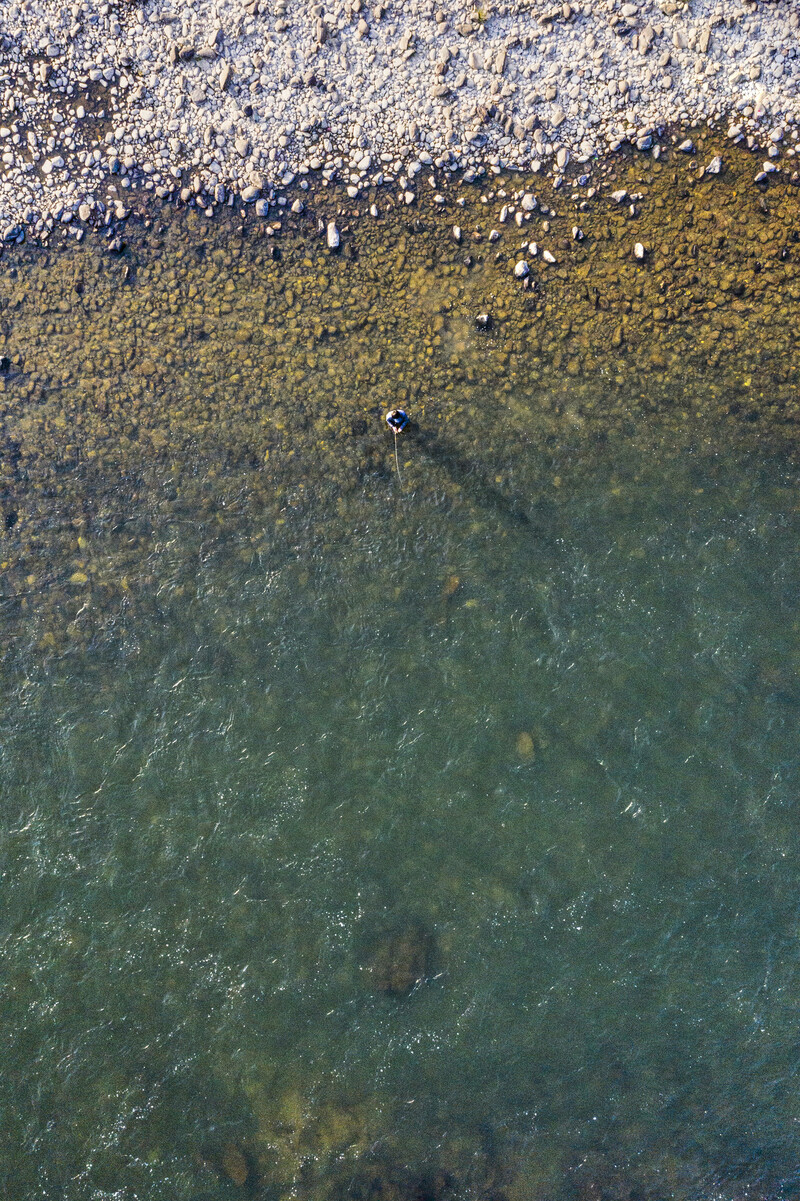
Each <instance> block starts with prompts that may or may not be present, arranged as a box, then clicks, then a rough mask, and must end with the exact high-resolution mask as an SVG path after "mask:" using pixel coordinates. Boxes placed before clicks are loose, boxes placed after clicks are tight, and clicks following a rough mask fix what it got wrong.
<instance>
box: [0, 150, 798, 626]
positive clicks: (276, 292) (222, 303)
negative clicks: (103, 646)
mask: <svg viewBox="0 0 800 1201" xmlns="http://www.w3.org/2000/svg"><path fill="white" fill-rule="evenodd" d="M692 136H693V137H694V139H695V142H696V144H697V146H698V155H697V158H694V157H691V156H687V155H686V154H681V153H678V152H677V151H672V152H669V153H668V154H667V155H665V156H664V157H662V159H660V160H658V161H656V160H654V159H652V158H651V157H650V156H645V155H640V154H637V153H636V152H633V153H632V154H630V155H619V156H616V157H614V158H612V159H610V160H609V161H608V162H607V163H606V164H605V165H604V166H602V167H599V168H598V169H596V171H595V173H594V176H593V179H592V181H591V182H592V183H593V184H594V185H595V187H597V185H598V181H599V184H600V186H599V187H597V192H596V193H593V192H592V191H591V190H590V188H588V187H587V186H586V185H584V186H579V185H578V183H577V182H576V181H575V180H573V179H568V180H567V181H566V183H565V185H564V186H563V187H562V188H561V189H560V190H558V191H556V192H553V191H552V190H551V189H550V185H549V183H548V182H547V181H543V180H542V179H541V178H539V177H532V178H531V179H528V180H521V179H520V178H519V177H515V176H508V175H500V176H498V177H496V178H494V179H492V180H491V181H486V180H484V181H482V183H478V184H464V183H462V182H460V181H459V180H458V178H457V177H456V178H454V179H453V180H451V181H450V183H449V184H447V185H444V184H443V183H441V181H437V187H436V188H434V187H425V188H421V189H420V190H419V195H420V200H419V202H418V203H417V204H415V205H414V206H413V207H406V206H405V205H404V204H403V203H402V202H397V203H395V202H394V201H393V198H392V197H391V196H390V195H389V194H388V193H385V192H381V193H376V194H374V195H371V196H369V197H365V198H364V199H363V201H358V202H354V201H352V200H348V198H347V197H346V196H345V195H344V193H343V192H335V191H334V190H333V189H331V190H321V191H320V194H319V195H318V196H317V200H318V205H317V206H316V207H315V204H314V202H313V196H314V193H313V192H312V193H311V194H310V195H311V196H312V202H311V203H308V205H307V211H306V212H305V213H303V214H302V215H299V216H293V215H291V214H289V213H287V214H286V216H285V217H284V218H283V223H282V229H281V230H280V232H279V233H278V232H273V231H272V225H271V223H268V222H264V221H261V220H259V219H257V218H255V219H254V218H252V217H251V216H249V215H248V217H247V219H245V220H244V221H243V220H242V218H241V217H240V216H238V215H236V214H229V215H228V216H226V217H224V218H222V219H219V220H215V221H213V222H212V221H209V220H208V219H207V218H206V217H204V216H202V215H201V214H200V213H199V212H198V211H196V210H189V211H181V212H175V211H174V210H172V209H170V208H168V207H166V206H165V207H164V208H163V209H156V208H153V207H152V202H150V201H147V200H145V199H142V208H141V211H140V213H139V215H138V216H136V215H134V216H133V217H132V218H131V219H130V220H129V221H128V222H127V223H126V224H125V225H124V226H122V227H121V228H120V229H119V231H114V230H112V231H111V233H112V235H115V236H112V237H109V238H107V239H106V238H104V237H102V236H101V234H100V233H97V234H96V235H92V236H90V238H89V239H88V240H86V241H85V242H84V243H83V244H81V245H76V244H74V242H73V241H72V240H69V241H67V242H66V244H65V245H64V246H63V247H62V246H51V247H49V248H46V249H43V248H36V247H32V246H23V247H17V248H14V249H13V250H12V251H7V252H6V253H5V254H4V255H3V257H2V259H1V260H0V279H1V280H2V284H1V286H0V298H1V299H0V304H2V314H1V318H2V320H1V322H0V331H1V332H2V344H1V345H0V354H1V355H2V360H1V361H2V365H3V367H4V370H3V371H2V372H0V406H2V409H1V412H2V459H1V460H0V472H1V473H2V503H3V513H2V516H3V519H4V531H5V532H4V549H3V555H2V593H3V595H4V596H5V597H6V598H7V600H8V602H9V603H8V606H7V618H8V622H7V630H8V628H10V627H9V623H11V618H12V614H13V612H14V610H15V609H16V611H17V613H18V615H19V616H20V617H21V618H22V619H23V620H27V619H28V618H29V616H30V613H31V611H33V610H36V611H44V610H50V611H51V612H58V613H59V614H60V615H61V616H62V617H63V615H64V614H66V613H70V612H72V613H74V612H76V611H78V610H83V611H84V612H86V611H87V602H88V611H89V612H91V611H92V610H94V609H96V608H98V609H102V607H103V604H104V603H105V601H107V600H109V599H111V598H117V599H118V598H120V597H126V598H128V599H130V598H131V596H132V595H133V594H135V591H136V580H137V579H138V578H140V577H143V576H146V566H143V563H144V559H146V555H147V550H148V546H149V542H150V538H151V533H152V530H151V527H150V525H149V524H148V523H145V526H143V527H142V528H141V529H140V528H139V527H138V526H137V524H136V521H135V520H134V518H135V516H136V515H137V514H142V513H144V512H145V511H147V512H148V513H149V512H150V510H151V508H152V506H155V510H154V511H156V510H157V512H159V513H161V514H162V516H165V515H168V514H169V513H170V512H176V513H187V512H190V513H191V514H193V516H194V517H196V516H197V515H200V516H202V515H203V514H205V515H206V516H208V517H209V519H210V521H211V523H212V525H213V526H215V527H216V528H218V527H219V526H220V525H224V524H225V522H227V521H229V520H231V519H232V514H233V512H234V511H235V510H237V507H238V508H239V509H240V508H241V506H242V505H248V506H250V507H251V508H252V507H253V506H255V507H256V508H258V507H259V506H260V507H261V508H263V509H264V510H266V511H269V512H270V513H271V514H272V515H273V517H274V520H275V522H280V520H281V518H280V513H281V510H282V507H283V506H285V505H286V504H287V503H288V502H289V500H290V499H291V497H295V498H296V497H297V496H298V495H299V494H300V493H301V492H302V491H303V490H304V489H308V488H309V487H315V488H317V489H326V490H328V491H330V492H331V493H332V494H335V495H337V496H339V497H343V496H346V495H347V494H349V493H351V492H352V491H353V490H354V489H359V488H361V487H362V486H363V483H364V481H365V480H368V479H370V478H371V477H373V476H375V475H376V474H377V476H378V477H380V479H381V481H382V484H381V486H387V487H388V486H389V485H390V482H391V481H390V473H391V469H392V467H393V461H392V453H393V445H392V442H391V438H390V437H388V436H387V435H386V431H385V430H384V429H383V426H382V414H383V412H384V411H385V410H386V408H387V407H390V406H391V405H401V406H403V407H405V408H407V409H409V410H410V411H411V414H412V417H413V418H414V420H415V421H416V422H417V425H418V427H419V429H421V430H423V431H425V432H426V434H427V435H428V436H431V437H433V438H436V439H444V440H445V442H446V445H447V447H448V448H449V451H448V453H449V455H450V464H451V465H452V463H457V464H464V463H475V462H477V463H479V464H480V463H484V464H487V465H488V466H487V470H488V471H489V474H490V475H491V471H492V466H491V465H492V463H493V462H495V461H497V460H498V459H502V460H504V461H508V459H509V456H511V457H512V458H513V455H514V454H515V453H519V448H520V447H522V446H525V447H528V448H533V449H536V448H540V449H541V450H542V451H543V452H545V453H547V454H549V455H552V454H554V453H556V452H557V448H558V447H562V446H563V445H565V443H566V442H569V443H570V444H571V445H575V444H576V443H577V444H583V445H591V444H592V443H593V442H595V441H596V440H597V438H602V439H606V438H609V437H612V438H613V437H614V436H615V435H619V436H629V435H630V433H631V432H632V431H633V430H634V429H641V428H642V425H643V423H644V422H646V421H648V420H652V418H653V415H654V414H658V418H659V422H660V428H661V434H660V435H659V437H662V438H663V439H664V441H665V444H667V445H668V444H669V441H670V437H671V434H670V431H671V430H672V431H674V430H677V429H681V428H685V427H686V424H687V422H691V421H693V420H697V419H702V421H704V422H705V423H710V424H711V425H712V426H714V427H716V428H718V429H721V428H724V429H726V430H728V431H729V433H730V436H733V433H734V431H738V432H739V433H741V432H742V431H744V436H746V437H748V436H753V435H754V434H755V435H756V436H757V437H758V438H759V439H760V440H762V441H763V439H764V438H766V437H769V438H771V439H774V440H776V441H777V442H781V443H784V444H786V443H788V444H790V445H791V446H792V447H793V446H794V444H795V439H796V436H797V430H798V418H800V398H799V397H798V389H797V385H798V374H799V373H798V365H797V360H796V357H795V355H796V350H797V344H798V332H797V331H798V316H799V315H800V221H799V220H798V192H797V188H796V187H795V186H794V185H793V184H792V183H791V182H789V181H788V180H787V178H786V177H785V176H784V175H781V176H779V177H772V178H770V179H769V181H767V182H765V183H764V184H762V185H761V186H756V185H754V184H753V162H754V160H753V158H752V156H751V155H750V154H749V153H748V152H747V151H745V150H743V149H741V148H736V147H733V148H730V147H729V148H727V149H726V150H725V159H724V169H723V172H722V174H721V175H719V176H713V175H709V174H707V173H706V174H704V173H703V172H702V171H701V170H699V167H698V164H699V163H700V162H705V161H706V159H707V157H709V156H710V155H711V154H712V153H713V152H714V151H715V150H716V143H715V140H714V137H713V135H711V134H709V133H706V132H701V133H700V134H699V135H698V134H697V133H696V132H695V133H693V135H692ZM523 186H525V187H529V188H530V189H532V190H533V191H535V193H536V195H537V198H538V201H539V208H538V210H537V211H536V212H535V213H534V214H533V217H532V219H531V220H530V221H528V222H527V223H526V224H525V225H523V226H522V227H521V228H518V227H517V226H515V225H514V224H513V221H512V222H509V223H506V224H503V225H497V212H498V209H499V207H500V206H501V205H502V203H503V200H502V193H503V192H504V191H505V192H507V193H508V194H510V193H511V192H512V191H513V190H518V189H519V188H520V187H523ZM437 191H438V192H440V193H441V192H443V193H444V201H445V202H444V204H443V205H442V204H437V203H435V202H434V195H435V194H436V192H437ZM615 191H616V192H617V193H619V192H620V191H624V192H626V193H627V195H626V196H625V198H624V200H621V201H618V200H615V199H613V198H612V193H613V192H615ZM306 199H307V201H308V197H307V198H306ZM459 199H460V200H463V202H464V203H463V205H462V204H460V203H459ZM372 202H375V203H377V204H378V206H379V209H380V212H381V216H380V217H378V218H377V219H373V218H371V217H369V216H368V215H367V209H368V207H369V204H370V203H372ZM148 205H150V207H148ZM332 218H335V220H336V221H337V223H338V227H339V229H340V230H341V235H342V245H341V249H340V252H339V253H331V252H330V251H329V250H328V249H327V247H326V238H325V236H324V234H323V235H320V233H319V231H318V222H319V221H320V220H322V221H325V222H327V221H329V220H331V219H332ZM455 225H458V226H459V227H460V229H461V230H462V235H461V239H460V241H456V240H455V238H454V236H453V227H454V226H455ZM494 228H496V229H497V231H498V232H499V233H500V237H499V238H490V234H491V231H492V229H494ZM576 228H578V230H579V233H578V234H576V233H575V230H576ZM581 234H582V237H581V236H580V235H581ZM532 242H536V243H537V247H538V248H539V253H538V254H537V255H536V256H535V257H533V255H532V251H531V247H530V245H528V247H527V249H523V243H532ZM637 243H639V244H641V246H642V247H643V249H644V258H643V259H639V258H637V257H636V254H635V253H634V247H635V246H636V244H637ZM110 247H114V248H115V249H116V253H115V252H114V250H112V249H110ZM544 250H548V251H549V252H550V255H551V256H552V258H553V259H555V262H554V263H548V262H545V261H544V260H543V257H542V251H544ZM521 259H524V260H526V261H528V263H529V265H530V275H529V277H528V278H527V279H526V280H524V281H521V280H520V279H518V278H515V275H514V270H513V269H514V266H515V264H516V263H517V262H518V261H519V260H521ZM483 313H488V314H489V316H490V318H491V322H490V328H488V329H480V328H477V327H476V317H477V316H478V315H479V314H483ZM725 436H728V435H727V434H726V435H725ZM401 449H404V450H406V451H407V452H408V453H407V454H406V461H405V462H403V464H402V467H403V474H404V482H405V485H406V487H407V488H408V489H410V490H416V491H417V492H424V490H426V489H429V490H430V491H431V495H433V494H437V495H441V494H442V493H444V494H445V495H447V494H449V493H455V492H457V491H458V489H459V487H460V481H459V479H458V478H456V476H454V473H453V472H452V471H449V470H448V462H446V461H445V462H442V461H440V462H439V463H438V464H437V463H436V462H432V459H431V456H426V455H425V454H415V453H413V446H412V445H411V443H407V442H402V440H401ZM456 475H457V473H456ZM226 497H227V500H225V499H224V498H226ZM234 497H235V498H236V503H235V504H234V503H233V501H232V498H234ZM226 506H227V507H226ZM118 519H124V520H125V521H127V522H128V523H129V524H128V528H127V529H126V530H125V534H124V537H123V536H122V535H121V534H120V532H119V531H120V526H119V520H118ZM115 531H116V532H115ZM45 626H47V622H45ZM39 632H40V633H42V631H39ZM44 632H45V634H46V635H47V636H48V638H50V639H53V638H55V632H54V631H51V630H49V626H47V629H46V630H45V631H44Z"/></svg>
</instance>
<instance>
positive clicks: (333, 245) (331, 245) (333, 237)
mask: <svg viewBox="0 0 800 1201" xmlns="http://www.w3.org/2000/svg"><path fill="white" fill-rule="evenodd" d="M326 240H327V243H328V250H337V249H338V247H339V243H340V242H341V240H342V238H341V234H340V233H339V231H338V229H337V228H336V222H335V221H329V222H328V226H327V231H326Z"/></svg>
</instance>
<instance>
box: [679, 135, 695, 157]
mask: <svg viewBox="0 0 800 1201" xmlns="http://www.w3.org/2000/svg"><path fill="white" fill-rule="evenodd" d="M678 149H679V150H680V152H681V154H694V142H693V141H692V139H691V138H686V140H685V141H683V142H681V144H680V146H679V147H678Z"/></svg>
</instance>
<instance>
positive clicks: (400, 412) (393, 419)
mask: <svg viewBox="0 0 800 1201" xmlns="http://www.w3.org/2000/svg"><path fill="white" fill-rule="evenodd" d="M386 424H387V425H388V427H389V429H390V430H391V431H392V433H393V434H394V465H395V467H396V468H397V478H398V480H399V481H400V491H401V492H402V491H403V477H402V475H401V474H400V460H399V458H398V457H397V435H398V434H402V432H403V430H404V429H405V428H406V426H407V425H408V413H406V412H405V410H404V409H389V412H388V413H387V414H386Z"/></svg>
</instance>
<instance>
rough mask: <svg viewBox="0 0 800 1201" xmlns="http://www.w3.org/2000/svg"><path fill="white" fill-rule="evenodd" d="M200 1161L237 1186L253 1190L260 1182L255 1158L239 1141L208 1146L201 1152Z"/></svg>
mask: <svg viewBox="0 0 800 1201" xmlns="http://www.w3.org/2000/svg"><path fill="white" fill-rule="evenodd" d="M200 1161H201V1163H202V1164H203V1166H204V1167H206V1168H210V1169H211V1170H212V1171H214V1172H216V1173H217V1175H218V1176H221V1177H222V1178H223V1179H224V1180H229V1181H230V1182H231V1184H233V1185H235V1186H236V1188H241V1189H244V1188H247V1189H248V1190H252V1189H253V1188H254V1187H255V1186H256V1185H257V1183H258V1172H257V1169H256V1163H255V1158H254V1156H253V1155H252V1154H251V1153H250V1152H249V1151H247V1150H245V1149H243V1148H242V1147H240V1146H239V1144H238V1143H233V1142H229V1143H224V1144H223V1145H222V1146H206V1147H204V1148H203V1150H202V1152H201V1154H200Z"/></svg>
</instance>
